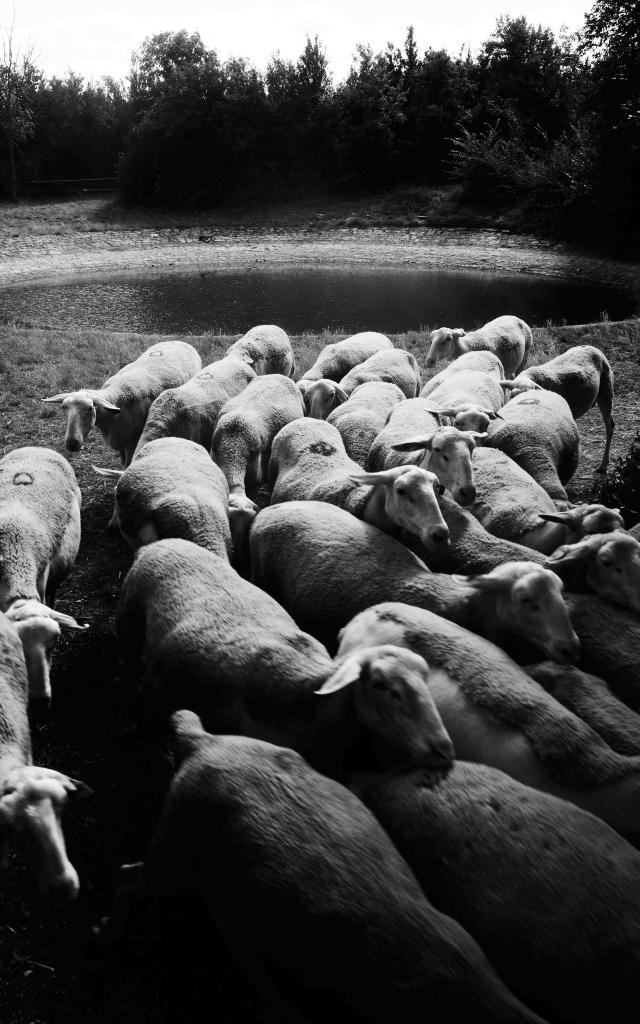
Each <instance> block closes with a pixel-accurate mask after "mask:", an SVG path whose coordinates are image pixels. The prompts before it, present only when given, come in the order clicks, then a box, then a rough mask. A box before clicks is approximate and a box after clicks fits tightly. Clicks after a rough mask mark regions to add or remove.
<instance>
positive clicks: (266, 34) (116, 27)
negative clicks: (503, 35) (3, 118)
mask: <svg viewBox="0 0 640 1024" xmlns="http://www.w3.org/2000/svg"><path fill="white" fill-rule="evenodd" d="M591 6H592V4H591V0H558V2H555V3H554V2H549V3H545V2H537V0H529V2H526V0H523V2H522V3H521V4H519V5H517V4H514V3H513V2H512V0H482V2H481V3H478V2H477V0H439V2H433V0H403V2H402V3H400V4H396V3H394V2H393V0H323V2H320V0H315V2H310V3H309V2H305V0H264V2H260V0H103V2H101V3H99V2H95V0H94V2H93V3H92V2H91V0H0V29H6V28H7V27H8V26H9V25H10V24H11V22H12V21H13V22H14V39H15V40H16V41H17V42H18V43H19V44H21V45H22V46H23V47H24V45H25V44H26V43H31V44H32V45H33V47H34V58H35V63H36V64H37V65H38V67H40V68H41V69H42V70H43V71H44V73H45V75H47V76H53V75H58V76H64V75H65V74H66V72H67V71H68V70H72V71H75V72H77V73H78V74H81V75H83V76H84V77H85V78H86V79H89V78H97V79H99V78H100V77H101V76H102V75H111V76H112V77H113V78H124V77H125V76H126V75H127V73H128V71H129V66H130V58H131V53H132V51H133V50H135V49H136V48H137V47H138V46H139V45H140V43H141V42H142V41H143V40H144V39H145V37H146V36H151V35H155V34H156V33H158V32H167V31H176V30H178V29H182V28H184V29H186V30H187V31H188V32H196V31H197V32H199V33H200V35H201V37H202V39H203V41H204V44H205V46H207V47H208V48H209V49H213V50H216V51H217V53H218V56H219V57H220V58H221V59H223V60H224V59H226V58H227V57H230V56H234V57H247V58H248V59H249V60H250V61H251V63H252V64H253V65H254V66H255V67H257V68H258V69H260V70H263V69H264V68H265V67H266V65H267V62H268V60H269V57H270V56H271V54H273V53H275V52H276V51H279V52H280V53H281V55H282V56H283V57H285V58H290V59H291V60H296V59H297V57H299V55H300V53H301V52H302V50H303V48H304V44H305V40H306V37H307V35H309V36H310V37H311V38H312V39H313V37H314V36H316V35H317V36H318V37H319V39H320V41H321V42H322V43H323V45H324V47H325V51H326V53H327V57H328V59H329V64H330V68H331V71H332V73H333V76H334V81H335V82H339V81H342V80H343V79H344V78H345V76H346V74H347V72H348V70H349V67H350V65H351V60H352V57H353V54H354V52H355V47H356V44H357V43H369V44H370V45H371V47H372V48H373V50H374V52H378V51H379V50H382V49H384V47H385V46H386V44H387V42H392V43H394V45H397V46H401V45H402V43H403V41H404V38H405V36H406V30H407V27H408V26H409V25H413V26H414V30H415V38H416V42H417V45H418V50H419V51H420V52H421V53H422V52H423V51H424V50H426V49H428V48H429V47H432V48H434V49H446V50H448V51H449V52H450V53H451V54H453V55H457V54H458V53H459V52H460V49H461V48H462V47H463V46H466V45H470V47H471V50H472V53H475V52H476V51H477V49H478V47H479V46H480V44H481V43H483V42H484V41H485V40H486V39H488V38H489V36H490V35H491V33H492V31H493V29H494V27H495V23H496V19H497V18H498V17H499V16H500V15H503V14H508V15H510V16H511V17H518V16H520V15H524V16H525V17H526V18H527V20H528V21H529V22H531V23H532V24H534V25H536V26H537V25H542V26H543V27H545V28H550V29H552V30H553V31H554V32H556V33H557V32H558V31H559V30H560V28H561V26H562V25H566V26H567V27H568V28H569V30H570V31H574V30H576V29H578V28H580V27H581V26H582V23H583V18H584V14H585V12H586V11H588V10H589V9H590V8H591Z"/></svg>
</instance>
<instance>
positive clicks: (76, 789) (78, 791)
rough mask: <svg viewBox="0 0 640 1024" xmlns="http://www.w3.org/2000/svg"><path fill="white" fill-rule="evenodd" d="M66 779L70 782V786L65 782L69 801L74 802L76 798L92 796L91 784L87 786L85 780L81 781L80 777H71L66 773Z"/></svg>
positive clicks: (81, 798)
mask: <svg viewBox="0 0 640 1024" xmlns="http://www.w3.org/2000/svg"><path fill="white" fill-rule="evenodd" d="M66 778H67V781H68V782H70V783H71V786H67V785H66V784H65V787H64V788H65V789H66V791H67V793H68V796H69V802H73V803H75V801H76V800H85V799H86V797H88V796H93V790H92V788H91V786H87V784H86V782H81V781H80V779H72V778H71V777H70V776H69V775H67V777H66Z"/></svg>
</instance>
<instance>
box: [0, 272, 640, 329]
mask: <svg viewBox="0 0 640 1024" xmlns="http://www.w3.org/2000/svg"><path fill="white" fill-rule="evenodd" d="M636 312H637V302H636V301H635V300H634V299H633V298H632V297H630V296H629V295H628V294H626V293H625V292H622V291H620V290H617V289H615V288H613V287H606V286H598V285H593V284H585V283H582V282H579V281H568V280H562V279H558V278H550V277H540V276H534V275H527V274H513V275H506V274H495V273H489V272H486V271H464V270H455V271H453V270H452V271H445V270H424V269H416V268H406V267H403V268H387V267H382V268H380V267H378V268H376V269H370V268H367V269H362V268H360V267H356V268H353V267H340V268H335V267H334V268H327V267H304V268H299V267H295V268H288V267H285V268H279V269H277V270H265V269H259V270H253V269H251V270H246V271H237V270H234V271H219V270H216V271H205V272H202V271H198V272H195V273H194V272H189V273H179V274H178V273H169V274H154V275H152V276H151V275H149V276H142V275H139V274H110V275H101V276H95V277H91V278H73V279H67V280H65V281H62V282H58V283H55V284H42V285H37V284H35V285H33V284H32V285H24V286H22V285H12V286H10V287H6V288H4V289H2V290H0V321H4V322H7V321H9V322H11V321H13V320H16V321H17V322H18V323H25V324H29V325H33V326H47V327H53V328H57V329H62V330H64V329H66V328H72V327H87V328H96V329H101V330H109V331H134V332H142V333H160V334H183V333H192V334H202V333H206V332H208V331H213V332H221V333H224V334H239V333H243V332H244V331H246V330H247V329H248V328H249V327H251V326H253V325H254V324H260V323H277V324H279V325H280V326H281V327H283V328H284V329H285V330H286V331H288V332H289V333H290V334H300V333H302V332H304V331H310V332H314V333H316V332H320V331H322V330H324V329H325V328H326V329H328V330H332V331H344V332H347V333H352V332H355V331H361V330H377V331H383V332H386V333H401V332H404V331H410V330H419V329H420V327H421V326H422V327H424V326H430V327H437V326H442V325H447V326H449V327H461V326H464V327H465V328H466V329H471V328H473V327H476V326H479V325H480V324H482V323H485V322H486V321H487V320H491V319H492V318H493V317H495V316H500V315H501V314H503V313H513V314H515V315H517V316H520V317H522V318H523V319H524V320H526V321H527V322H528V323H530V324H531V325H532V326H538V327H541V326H544V325H545V323H547V322H548V321H551V322H553V323H555V324H563V323H569V324H572V323H591V322H594V321H598V320H601V319H603V318H608V319H610V320H620V319H624V318H626V317H628V316H632V315H634V314H635V313H636Z"/></svg>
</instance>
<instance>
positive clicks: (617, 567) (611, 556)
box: [545, 530, 640, 615]
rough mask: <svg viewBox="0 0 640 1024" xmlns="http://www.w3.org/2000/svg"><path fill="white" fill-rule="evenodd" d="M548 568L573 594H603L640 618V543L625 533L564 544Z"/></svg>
mask: <svg viewBox="0 0 640 1024" xmlns="http://www.w3.org/2000/svg"><path fill="white" fill-rule="evenodd" d="M545 564H546V565H547V566H548V567H549V569H552V570H553V571H554V572H556V573H557V574H558V575H559V576H560V578H561V579H563V580H564V582H565V585H566V586H567V587H568V589H569V590H578V591H586V592H591V593H595V594H599V595H600V597H603V598H604V599H605V600H607V601H612V602H613V603H614V604H619V605H620V606H621V607H622V608H628V609H629V610H630V611H632V612H635V613H636V615H640V542H638V541H637V540H636V539H635V537H630V536H629V534H628V533H625V532H624V531H623V530H615V531H614V532H613V533H595V534H591V535H588V536H586V537H583V538H582V540H579V541H577V542H576V543H575V544H564V545H562V546H561V547H559V548H557V549H556V550H555V551H554V552H553V554H552V555H550V556H549V557H548V558H547V561H546V563H545Z"/></svg>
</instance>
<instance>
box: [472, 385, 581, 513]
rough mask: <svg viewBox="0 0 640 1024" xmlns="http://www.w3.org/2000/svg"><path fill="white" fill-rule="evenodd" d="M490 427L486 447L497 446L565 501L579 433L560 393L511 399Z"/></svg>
mask: <svg viewBox="0 0 640 1024" xmlns="http://www.w3.org/2000/svg"><path fill="white" fill-rule="evenodd" d="M500 416H501V418H500V420H499V421H496V422H495V423H492V424H491V426H490V427H489V437H488V438H487V440H486V441H485V445H486V447H487V448H498V449H499V450H500V451H501V452H504V453H505V455H508V456H509V457H510V458H512V459H513V461H514V462H517V463H518V465H519V466H520V468H521V469H524V470H526V472H527V473H528V474H529V476H532V477H533V479H534V480H535V481H536V482H537V483H539V484H540V486H541V487H543V488H544V489H545V491H546V492H547V494H548V495H549V497H551V498H554V499H560V500H561V501H566V499H567V492H566V491H565V489H564V487H563V484H565V483H566V482H567V480H570V479H571V477H572V476H573V474H574V473H575V471H576V470H577V468H578V461H579V455H580V434H579V433H578V428H577V427H576V423H575V420H574V418H573V416H572V415H571V409H570V408H569V406H568V405H567V403H566V402H565V400H564V398H563V397H562V395H557V394H555V392H553V391H536V392H535V393H527V394H523V395H518V396H517V397H516V398H512V399H511V401H510V402H507V404H506V405H505V406H504V407H503V409H502V410H501V413H500Z"/></svg>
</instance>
